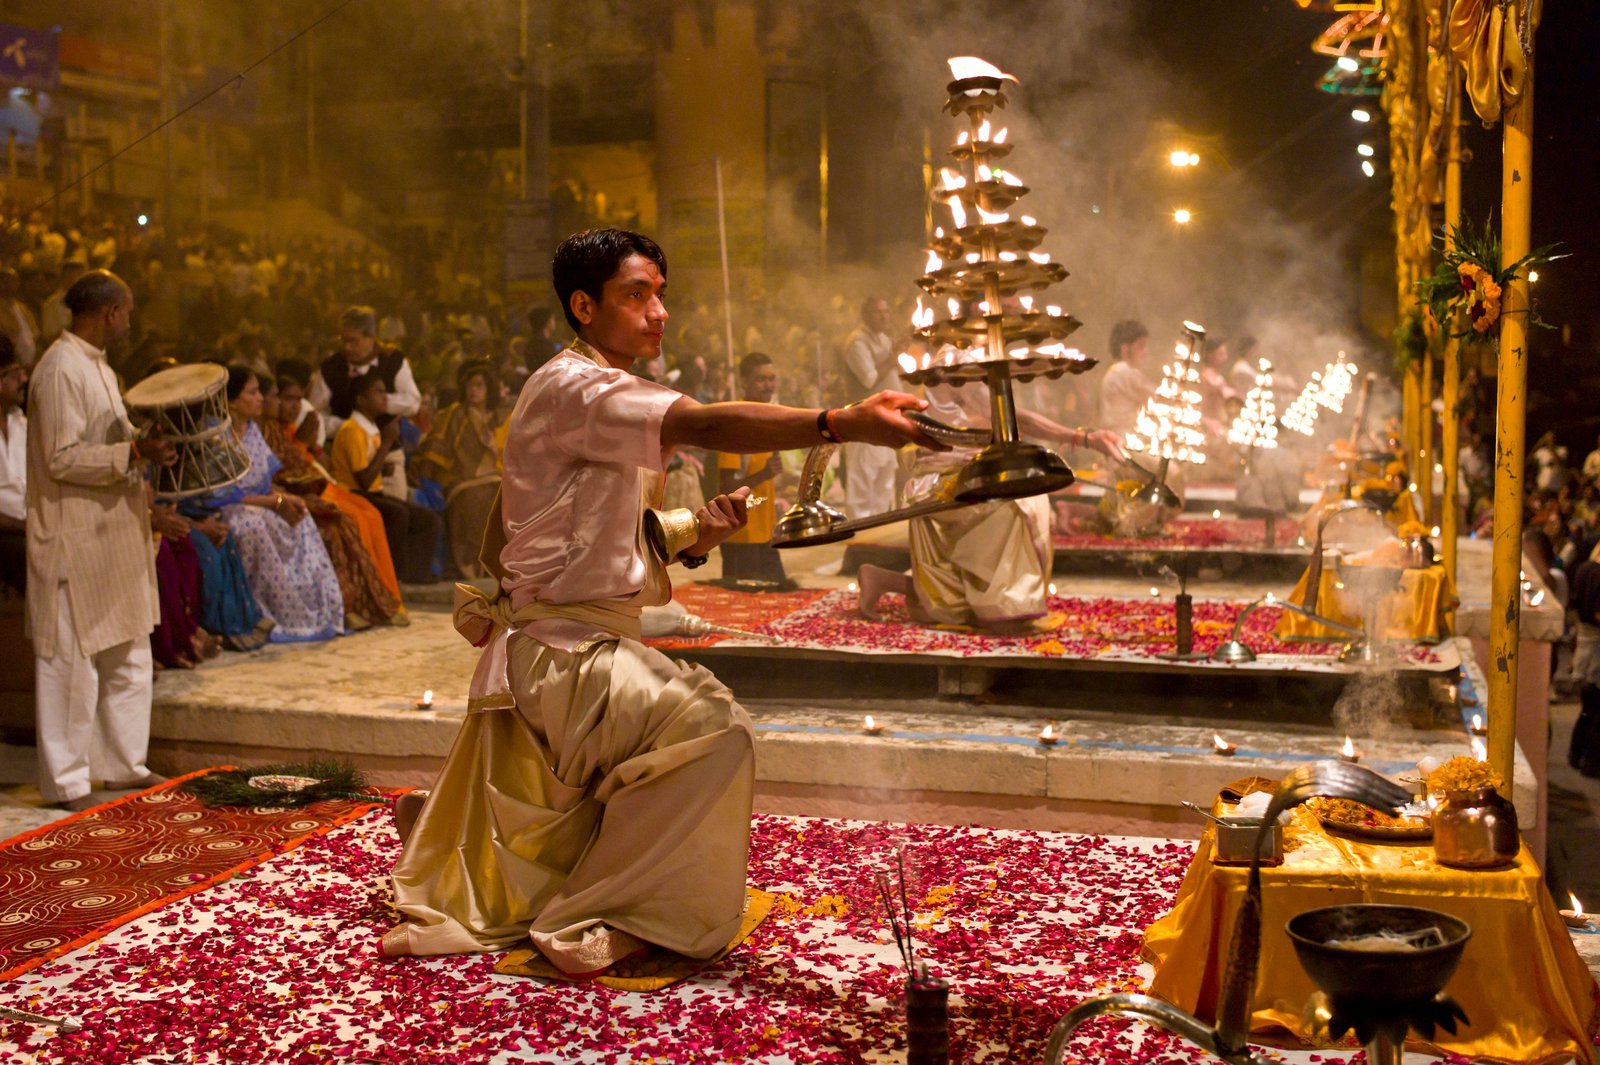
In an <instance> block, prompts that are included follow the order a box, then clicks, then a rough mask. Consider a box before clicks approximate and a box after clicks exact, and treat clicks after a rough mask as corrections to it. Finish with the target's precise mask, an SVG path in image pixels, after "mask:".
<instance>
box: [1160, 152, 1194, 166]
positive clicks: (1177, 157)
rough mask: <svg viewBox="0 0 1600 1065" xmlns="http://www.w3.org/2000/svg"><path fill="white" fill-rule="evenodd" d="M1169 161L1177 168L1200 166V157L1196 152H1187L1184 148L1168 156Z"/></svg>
mask: <svg viewBox="0 0 1600 1065" xmlns="http://www.w3.org/2000/svg"><path fill="white" fill-rule="evenodd" d="M1167 160H1168V162H1170V163H1171V164H1172V165H1173V166H1176V167H1185V166H1199V165H1200V156H1198V155H1196V154H1195V153H1194V152H1190V151H1185V150H1184V149H1182V148H1179V149H1177V150H1176V151H1174V152H1173V153H1172V154H1171V155H1169V156H1167Z"/></svg>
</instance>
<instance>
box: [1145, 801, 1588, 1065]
mask: <svg viewBox="0 0 1600 1065" xmlns="http://www.w3.org/2000/svg"><path fill="white" fill-rule="evenodd" d="M1294 816H1295V821H1294V823H1293V824H1292V825H1291V826H1290V827H1289V828H1288V829H1287V830H1286V831H1285V849H1286V851H1287V852H1288V853H1287V854H1286V856H1285V862H1284V864H1283V865H1281V866H1278V867H1276V868H1270V869H1264V870H1262V877H1261V879H1262V940H1261V966H1260V970H1259V974H1258V978H1257V981H1256V992H1255V998H1254V1000H1253V1002H1252V1003H1251V1011H1252V1016H1251V1031H1252V1032H1253V1033H1255V1034H1257V1035H1260V1036H1267V1037H1279V1038H1281V1037H1283V1036H1285V1035H1287V1036H1288V1037H1290V1038H1293V1039H1295V1040H1297V1041H1300V1042H1305V1041H1306V1038H1307V1033H1306V1029H1305V1026H1304V1024H1303V1022H1302V1021H1301V1009H1302V1007H1303V1006H1304V1005H1305V1002H1306V1000H1307V999H1308V998H1309V997H1310V996H1311V993H1312V991H1313V990H1314V988H1313V986H1312V984H1311V981H1310V979H1308V978H1307V977H1306V975H1305V972H1304V970H1302V969H1301V968H1300V963H1299V961H1298V960H1297V959H1296V957H1295V954H1294V947H1293V945H1292V944H1291V943H1290V941H1289V937H1288V934H1287V933H1286V932H1285V931H1284V925H1285V924H1286V923H1287V922H1288V920H1289V918H1291V917H1293V916H1294V915H1295V914H1297V913H1301V912H1303V911H1305V910H1314V909H1319V908H1321V907H1324V906H1337V905H1341V904H1344V903H1353V902H1376V903H1392V904H1395V905H1404V906H1424V907H1427V908H1429V909H1435V910H1440V911H1442V912H1444V913H1449V914H1453V915H1454V916H1456V917H1459V918H1461V919H1462V920H1464V921H1466V922H1467V923H1468V924H1469V925H1471V926H1472V939H1471V940H1470V941H1469V942H1468V943H1467V948H1466V951H1465V953H1464V954H1463V955H1462V958H1461V967H1460V968H1459V969H1457V970H1456V974H1455V977H1454V978H1453V979H1452V980H1451V981H1450V984H1449V986H1448V987H1447V988H1446V990H1447V991H1448V992H1449V994H1450V995H1452V996H1453V997H1454V998H1455V999H1456V1001H1457V1002H1459V1003H1461V1006H1462V1008H1463V1009H1465V1010H1466V1012H1467V1016H1468V1018H1469V1023H1468V1024H1467V1025H1466V1026H1465V1027H1463V1028H1461V1029H1459V1030H1458V1031H1457V1033H1456V1034H1455V1035H1454V1036H1450V1035H1447V1034H1446V1033H1444V1032H1440V1033H1438V1038H1437V1039H1436V1040H1435V1041H1434V1042H1433V1043H1431V1044H1428V1043H1422V1042H1416V1043H1415V1044H1408V1045H1412V1046H1413V1049H1417V1050H1422V1051H1429V1052H1434V1053H1443V1052H1449V1053H1453V1054H1463V1055H1467V1056H1469V1057H1471V1058H1473V1059H1474V1060H1475V1061H1488V1062H1504V1063H1516V1065H1523V1063H1538V1065H1545V1063H1551V1065H1553V1063H1555V1062H1562V1061H1566V1060H1567V1056H1568V1055H1573V1054H1576V1055H1578V1056H1579V1057H1578V1060H1579V1061H1584V1062H1587V1061H1589V1060H1591V1058H1590V1056H1589V1055H1591V1054H1592V1053H1593V1050H1592V1047H1591V1040H1592V1039H1593V1035H1594V1032H1595V1026H1596V1020H1597V1009H1600V989H1597V988H1596V985H1595V981H1594V978H1593V977H1592V976H1591V975H1590V974H1589V970H1588V969H1587V968H1585V967H1584V964H1583V961H1582V959H1580V958H1579V956H1578V952H1577V950H1576V949H1575V948H1574V947H1573V945H1572V940H1571V938H1569V936H1568V934H1567V930H1566V926H1565V925H1564V924H1563V923H1562V920H1561V915H1560V914H1559V913H1558V912H1557V911H1556V907H1555V903H1554V902H1553V901H1552V900H1551V898H1550V893H1549V892H1548V891H1547V890H1546V889H1545V886H1544V879H1543V876H1542V874H1541V873H1540V871H1539V866H1538V864H1537V863H1536V862H1535V861H1534V860H1533V855H1532V854H1531V853H1529V851H1528V849H1527V847H1523V848H1522V853H1521V855H1520V856H1519V857H1518V859H1517V864H1516V865H1515V866H1513V867H1511V868H1508V869H1500V870H1492V871H1479V872H1465V871H1462V870H1456V869H1447V868H1445V867H1444V866H1441V865H1439V864H1438V863H1437V862H1435V861H1434V858H1433V848H1432V846H1431V845H1429V844H1426V843H1425V844H1423V845H1421V846H1400V845H1393V844H1371V843H1357V842H1354V841H1350V840H1345V839H1341V838H1339V837H1336V836H1331V835H1329V834H1328V833H1326V832H1324V831H1323V830H1322V828H1321V826H1320V825H1319V824H1318V823H1317V821H1316V818H1315V817H1314V816H1313V815H1312V814H1311V813H1310V811H1308V810H1306V809H1305V808H1304V807H1300V808H1298V809H1296V810H1295V814H1294ZM1211 838H1212V835H1211V832H1210V830H1207V832H1206V833H1205V835H1204V836H1203V837H1202V838H1201V841H1200V847H1199V850H1197V851H1196V852H1195V857H1194V862H1193V864H1191V865H1190V866H1189V871H1188V873H1187V874H1185V876H1184V879H1183V885H1182V886H1181V887H1180V888H1179V889H1178V897H1177V900H1176V902H1175V903H1174V904H1173V907H1172V910H1171V912H1170V913H1168V914H1167V915H1166V916H1165V917H1163V918H1161V920H1159V921H1157V922H1156V923H1155V924H1153V925H1151V926H1150V927H1149V928H1148V929H1146V931H1145V935H1144V956H1145V959H1146V960H1147V961H1149V962H1150V963H1151V964H1153V965H1154V966H1155V970H1156V971H1155V976H1154V978H1153V979H1152V980H1151V982H1150V993H1151V994H1153V995H1156V996H1158V997H1160V998H1163V999H1166V1000H1167V1001H1168V1002H1172V1003H1174V1004H1175V1005H1178V1006H1180V1007H1182V1008H1183V1009H1186V1010H1189V1011H1190V1012H1192V1013H1194V1014H1195V1015H1196V1016H1198V1017H1201V1018H1203V1019H1206V1020H1207V1021H1213V1020H1214V1019H1215V1017H1216V1009H1217V998H1218V995H1219V993H1220V991H1221V986H1222V978H1223V969H1224V966H1225V963H1226V958H1227V947H1228V942H1229V940H1230V939H1231V937H1232V936H1233V926H1234V922H1235V919H1236V917H1237V915H1238V911H1239V905H1240V903H1241V902H1242V900H1243V899H1244V894H1245V881H1246V877H1247V870H1245V869H1243V868H1238V867H1231V866H1218V865H1213V864H1212V862H1211V853H1212V849H1211V847H1212V844H1211Z"/></svg>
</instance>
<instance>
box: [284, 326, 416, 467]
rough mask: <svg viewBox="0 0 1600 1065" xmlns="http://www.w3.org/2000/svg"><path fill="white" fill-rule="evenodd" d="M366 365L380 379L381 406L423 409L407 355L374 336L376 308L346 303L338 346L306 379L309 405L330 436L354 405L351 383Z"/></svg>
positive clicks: (407, 412) (397, 410) (403, 411)
mask: <svg viewBox="0 0 1600 1065" xmlns="http://www.w3.org/2000/svg"><path fill="white" fill-rule="evenodd" d="M369 370H370V371H376V372H377V373H378V374H379V376H381V377H382V378H383V384H384V391H385V392H386V393H387V396H386V398H385V401H384V410H385V411H387V412H388V413H389V414H392V415H395V416H396V417H400V418H414V417H416V414H417V412H418V411H419V410H421V409H422V389H420V388H418V387H417V379H416V377H415V376H413V375H412V373H411V362H410V360H408V359H407V358H406V357H405V355H404V354H402V353H401V351H400V350H399V349H398V348H395V347H391V346H390V345H388V344H385V343H383V342H382V341H380V340H379V339H378V313H377V312H376V311H374V310H373V309H372V308H371V307H349V308H346V309H345V312H344V313H343V314H341V315H340V316H339V350H338V351H336V352H334V353H333V354H332V355H330V356H328V357H327V358H326V359H325V360H323V363H322V365H321V367H319V368H318V372H317V375H316V376H315V377H314V378H312V379H311V405H312V406H313V407H315V408H316V409H317V410H318V411H320V412H321V413H322V415H323V420H324V421H325V422H326V423H327V424H326V433H327V435H328V436H329V437H331V436H332V435H333V434H334V433H336V432H338V430H339V423H340V422H342V421H343V420H344V419H346V418H348V417H350V413H351V411H353V410H354V409H355V400H354V396H353V395H352V388H353V387H354V385H355V381H356V379H357V378H358V377H361V376H363V375H364V374H366V373H367V372H368V371H369Z"/></svg>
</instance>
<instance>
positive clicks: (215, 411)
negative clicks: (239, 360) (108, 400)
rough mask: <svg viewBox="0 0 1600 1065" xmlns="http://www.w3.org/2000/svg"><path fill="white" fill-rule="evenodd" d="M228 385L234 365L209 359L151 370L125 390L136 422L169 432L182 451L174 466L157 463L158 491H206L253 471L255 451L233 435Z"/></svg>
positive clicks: (178, 494) (173, 495) (176, 495)
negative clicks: (248, 452)
mask: <svg viewBox="0 0 1600 1065" xmlns="http://www.w3.org/2000/svg"><path fill="white" fill-rule="evenodd" d="M227 390H228V371H227V370H225V369H224V368H223V367H221V366H218V365H216V364H215V363H209V362H203V363H194V364H192V365H188V366H174V367H173V368H172V369H170V370H162V371H161V372H160V373H155V374H151V375H150V376H149V377H146V378H145V379H144V380H143V381H140V382H139V383H138V384H136V385H134V386H133V387H132V388H130V389H128V391H127V392H126V393H125V394H124V395H123V397H122V400H123V402H124V403H125V404H126V405H127V407H128V418H129V419H130V420H131V421H132V422H133V424H134V426H135V427H136V428H138V429H139V431H140V432H146V433H147V432H155V433H159V434H160V435H162V436H165V437H167V438H168V439H169V440H171V441H172V443H173V445H174V446H175V447H176V448H177V451H178V461H176V462H175V463H173V464H172V465H171V466H166V467H161V466H157V467H155V468H154V473H153V476H154V484H155V490H156V495H158V496H165V497H167V498H170V499H183V498H185V497H187V496H197V495H204V494H205V493H206V492H212V491H215V490H217V489H219V488H226V487H228V486H229V485H231V484H236V483H237V482H239V481H240V480H242V479H243V478H244V475H245V474H247V473H249V472H250V456H248V455H246V454H245V452H244V448H243V447H242V446H241V445H240V444H239V441H238V440H236V439H234V436H233V425H232V416H231V415H230V414H229V412H228V396H227Z"/></svg>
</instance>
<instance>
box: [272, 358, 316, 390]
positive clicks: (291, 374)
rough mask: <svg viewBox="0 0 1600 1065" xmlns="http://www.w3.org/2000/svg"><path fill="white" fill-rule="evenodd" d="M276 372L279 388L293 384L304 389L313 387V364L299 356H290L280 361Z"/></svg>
mask: <svg viewBox="0 0 1600 1065" xmlns="http://www.w3.org/2000/svg"><path fill="white" fill-rule="evenodd" d="M276 371H277V372H276V376H277V378H278V387H279V388H282V387H283V386H284V385H285V384H291V383H292V384H297V385H299V386H300V387H301V388H302V389H310V387H311V374H312V369H311V364H310V363H309V362H307V361H306V360H305V359H302V358H300V357H299V356H296V355H290V356H288V357H286V358H282V359H279V360H278V365H277V367H276Z"/></svg>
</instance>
